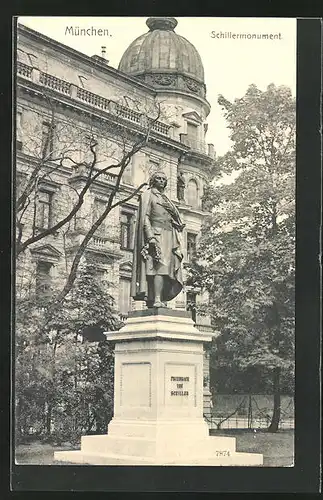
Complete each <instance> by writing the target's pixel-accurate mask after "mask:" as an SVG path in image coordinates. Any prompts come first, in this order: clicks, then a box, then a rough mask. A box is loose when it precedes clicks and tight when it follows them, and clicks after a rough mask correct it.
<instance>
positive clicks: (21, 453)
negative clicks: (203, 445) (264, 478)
mask: <svg viewBox="0 0 323 500" xmlns="http://www.w3.org/2000/svg"><path fill="white" fill-rule="evenodd" d="M212 436H233V437H235V438H237V451H244V452H251V453H252V452H254V453H262V454H263V455H264V466H265V467H290V466H292V465H293V462H294V432H293V431H290V430H288V431H280V432H277V433H275V434H271V433H267V432H264V431H257V432H254V431H246V430H244V429H238V430H232V429H230V430H228V431H226V430H219V431H212ZM70 449H72V446H71V445H69V444H66V445H65V446H53V445H50V444H42V443H40V442H39V441H35V442H33V443H30V444H23V445H18V446H17V450H16V463H17V465H23V464H24V465H51V464H53V458H54V451H60V450H70Z"/></svg>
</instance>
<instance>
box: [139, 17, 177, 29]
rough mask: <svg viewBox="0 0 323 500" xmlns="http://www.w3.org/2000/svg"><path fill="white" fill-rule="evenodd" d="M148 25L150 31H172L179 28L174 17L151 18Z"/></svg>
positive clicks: (147, 22)
mask: <svg viewBox="0 0 323 500" xmlns="http://www.w3.org/2000/svg"><path fill="white" fill-rule="evenodd" d="M146 24H147V26H148V28H149V30H150V31H154V30H172V31H174V29H175V28H176V26H177V24H178V23H177V21H176V19H175V18H174V17H149V18H148V19H147V21H146Z"/></svg>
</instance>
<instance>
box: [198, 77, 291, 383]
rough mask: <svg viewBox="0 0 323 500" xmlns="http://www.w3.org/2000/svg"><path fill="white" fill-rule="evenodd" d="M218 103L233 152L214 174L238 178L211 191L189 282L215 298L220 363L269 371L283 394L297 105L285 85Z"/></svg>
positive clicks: (287, 357)
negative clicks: (281, 383)
mask: <svg viewBox="0 0 323 500" xmlns="http://www.w3.org/2000/svg"><path fill="white" fill-rule="evenodd" d="M219 103H220V104H221V105H222V106H223V108H224V110H225V116H226V118H227V121H228V127H229V128H230V130H231V139H232V141H233V147H232V151H230V152H228V153H227V154H226V155H224V156H223V157H222V158H219V159H218V160H217V165H216V171H217V172H218V173H220V174H222V175H223V174H232V179H231V182H230V183H226V184H224V183H221V178H220V180H219V177H218V178H217V179H216V181H215V182H214V183H213V185H212V187H211V188H210V189H209V190H208V193H207V196H208V199H207V200H206V202H205V203H207V206H208V207H209V209H212V211H211V215H210V216H209V218H208V220H207V221H206V223H205V225H204V228H203V233H202V238H201V242H200V247H199V251H198V254H197V258H196V261H195V263H194V265H193V266H192V268H191V271H190V283H191V284H193V285H195V286H202V285H204V286H205V287H206V289H207V290H208V291H209V292H210V305H211V310H212V320H213V324H214V326H215V328H216V329H217V330H219V331H220V332H221V335H220V337H219V338H218V340H217V342H216V346H217V347H216V349H215V353H213V356H212V360H213V363H214V364H216V366H218V367H219V366H221V364H222V365H223V366H225V365H226V366H230V367H231V368H232V373H233V372H234V371H237V370H240V371H248V370H249V371H250V370H251V372H253V374H255V370H256V371H258V373H262V374H265V373H266V374H267V376H269V377H270V378H271V380H272V384H274V385H275V388H273V390H274V391H276V392H277V390H278V391H279V390H280V389H278V386H279V385H280V381H281V376H282V374H286V373H291V372H293V368H294V305H295V304H294V278H295V262H294V259H295V256H294V246H295V232H294V226H295V214H294V189H295V102H294V99H293V98H292V96H291V93H290V90H289V89H287V88H285V87H275V86H274V85H269V86H268V88H267V90H266V91H264V92H261V91H260V90H259V89H257V88H256V87H255V86H254V85H251V86H250V87H249V89H248V91H247V93H246V95H245V96H244V97H242V98H241V99H236V100H235V101H234V102H233V103H230V102H229V101H227V100H226V99H224V97H222V96H220V98H219ZM274 374H275V376H276V379H275V377H274ZM277 376H278V379H277ZM274 379H275V383H274V382H273V381H274ZM277 383H278V386H277Z"/></svg>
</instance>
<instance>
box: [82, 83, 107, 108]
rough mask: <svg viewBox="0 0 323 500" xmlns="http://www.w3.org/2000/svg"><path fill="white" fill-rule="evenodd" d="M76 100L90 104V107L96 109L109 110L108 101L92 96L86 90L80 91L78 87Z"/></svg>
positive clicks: (95, 95)
mask: <svg viewBox="0 0 323 500" xmlns="http://www.w3.org/2000/svg"><path fill="white" fill-rule="evenodd" d="M76 96H77V98H78V99H80V100H81V101H84V102H87V103H88V104H92V106H95V107H97V108H101V109H104V110H109V102H110V101H109V99H106V98H105V97H101V96H99V95H97V94H93V93H92V92H89V91H88V90H85V89H81V88H80V87H77V94H76Z"/></svg>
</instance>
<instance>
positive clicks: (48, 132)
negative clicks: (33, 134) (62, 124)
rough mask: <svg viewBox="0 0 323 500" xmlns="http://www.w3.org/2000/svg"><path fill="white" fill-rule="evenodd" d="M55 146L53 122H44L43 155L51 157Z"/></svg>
mask: <svg viewBox="0 0 323 500" xmlns="http://www.w3.org/2000/svg"><path fill="white" fill-rule="evenodd" d="M53 147H54V127H53V125H52V124H51V123H48V122H43V124H42V145H41V149H42V155H43V157H47V158H49V159H50V158H51V156H52V154H53Z"/></svg>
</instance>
